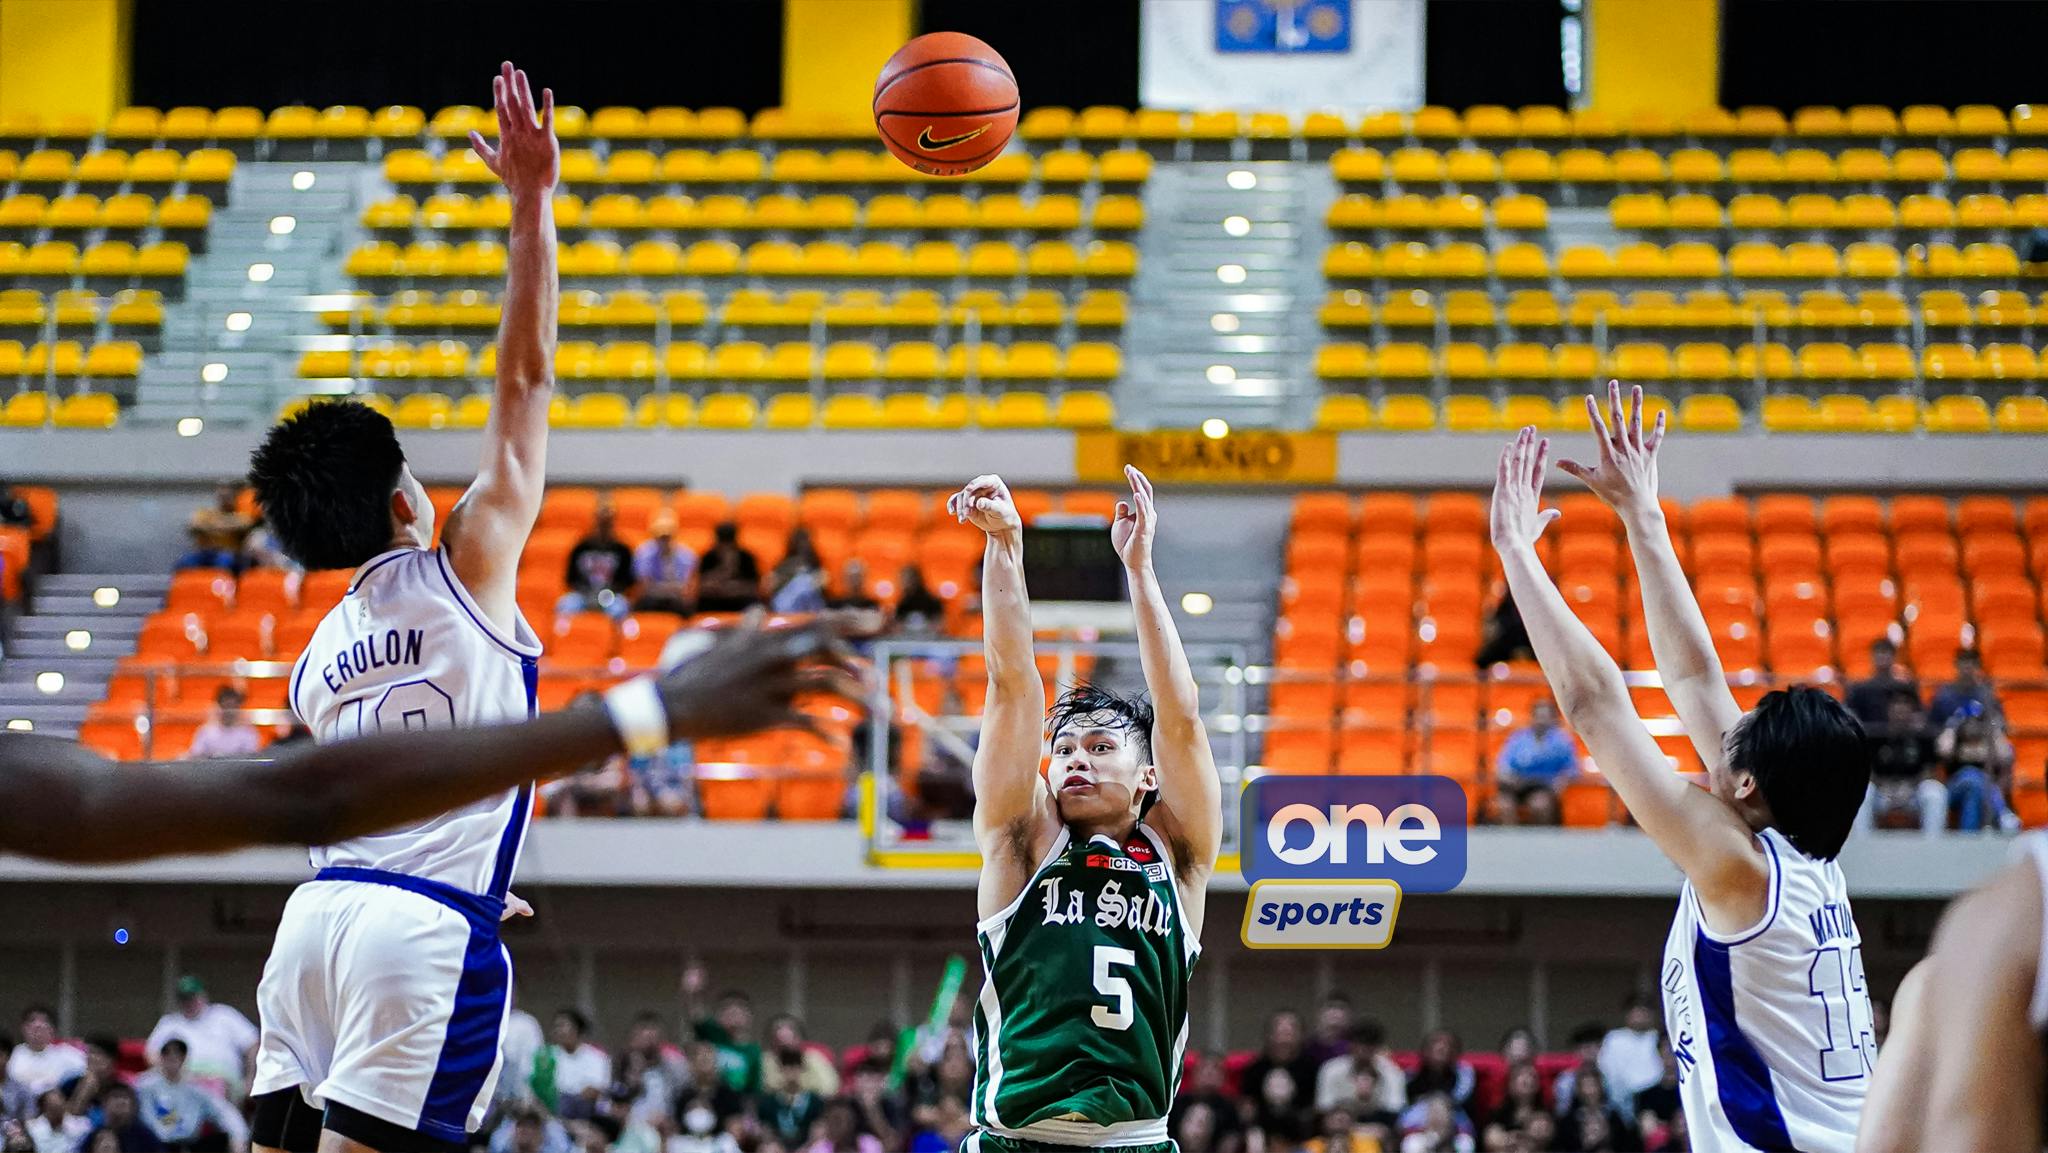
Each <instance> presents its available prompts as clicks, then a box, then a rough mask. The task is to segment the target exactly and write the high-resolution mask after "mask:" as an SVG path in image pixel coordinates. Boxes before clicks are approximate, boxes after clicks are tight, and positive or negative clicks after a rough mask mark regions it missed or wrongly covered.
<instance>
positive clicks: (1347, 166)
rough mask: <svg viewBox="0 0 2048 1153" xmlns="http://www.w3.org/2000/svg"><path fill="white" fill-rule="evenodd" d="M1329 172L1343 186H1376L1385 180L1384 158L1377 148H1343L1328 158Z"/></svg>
mask: <svg viewBox="0 0 2048 1153" xmlns="http://www.w3.org/2000/svg"><path fill="white" fill-rule="evenodd" d="M1330 171H1331V173H1332V174H1333V175H1335V176H1336V178H1337V180H1338V182H1339V183H1343V184H1377V183H1379V182H1380V181H1381V180H1383V179H1385V178H1386V158H1385V157H1384V156H1382V155H1381V154H1380V151H1379V149H1377V148H1345V149H1340V150H1339V151H1337V152H1336V153H1335V154H1333V155H1332V156H1331V157H1330Z"/></svg>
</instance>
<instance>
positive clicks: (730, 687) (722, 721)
mask: <svg viewBox="0 0 2048 1153" xmlns="http://www.w3.org/2000/svg"><path fill="white" fill-rule="evenodd" d="M878 624H879V620H878V619H876V617H875V614H835V615H832V616H828V617H826V618H825V619H821V620H818V621H814V622H812V623H810V624H807V625H803V626H800V627H797V628H754V627H749V626H746V625H741V626H738V627H734V628H729V629H723V630H720V632H719V634H718V635H717V637H716V638H715V639H714V640H713V641H712V643H711V645H710V647H709V648H707V649H705V650H704V651H703V652H702V653H700V654H699V655H697V656H695V657H692V658H690V659H689V660H687V661H685V662H684V663H683V664H682V665H681V666H679V667H677V668H676V669H675V670H673V671H671V672H670V673H669V674H668V675H667V676H664V677H663V678H662V679H661V682H660V690H661V698H662V702H663V703H664V704H665V705H666V706H667V708H668V724H669V732H670V734H671V735H672V736H675V737H679V738H680V737H689V738H693V739H699V738H705V737H732V736H741V735H743V734H747V733H755V732H760V731H762V730H764V729H802V730H805V731H808V732H812V733H815V734H817V735H819V736H824V737H827V739H830V735H829V734H828V733H826V732H825V730H824V729H823V728H822V727H821V726H820V724H819V722H818V720H817V718H816V717H813V716H811V715H809V714H807V713H805V712H803V711H802V710H801V709H800V708H799V707H798V705H799V700H800V698H806V697H808V698H817V697H820V696H825V697H839V698H841V699H842V700H845V701H847V702H849V703H851V704H853V705H855V706H856V707H864V706H865V704H866V698H867V693H866V689H865V687H864V686H863V684H862V682H861V679H860V677H859V676H858V675H857V673H856V669H857V667H858V661H857V659H856V657H855V656H854V653H853V650H852V649H851V648H850V647H849V646H848V644H847V641H846V638H847V637H848V636H854V635H861V634H862V633H865V632H872V631H874V629H875V627H876V626H877V625H878Z"/></svg>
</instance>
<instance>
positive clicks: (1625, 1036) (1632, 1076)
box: [1596, 993, 1664, 1114]
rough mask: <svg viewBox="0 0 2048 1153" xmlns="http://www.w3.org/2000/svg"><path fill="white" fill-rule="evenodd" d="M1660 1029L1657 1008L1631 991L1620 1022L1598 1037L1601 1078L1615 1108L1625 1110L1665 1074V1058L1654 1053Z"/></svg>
mask: <svg viewBox="0 0 2048 1153" xmlns="http://www.w3.org/2000/svg"><path fill="white" fill-rule="evenodd" d="M1662 1037H1663V1029H1662V1028H1661V1027H1660V1026H1659V1024H1658V1022H1657V1008H1656V1006H1655V1005H1653V1004H1651V1003H1650V999H1649V998H1648V997H1645V996H1643V995H1642V994H1641V993H1631V994H1629V998H1628V1000H1627V1002H1626V1003H1625V1004H1624V1006H1623V1009H1622V1015H1621V1025H1620V1026H1619V1027H1617V1028H1614V1029H1610V1030H1608V1033H1607V1036H1605V1037H1603V1038H1601V1041H1600V1056H1599V1057H1598V1058H1597V1059H1596V1063H1597V1064H1598V1065H1599V1067H1600V1078H1601V1080H1602V1081H1604V1082H1605V1083H1606V1087H1607V1091H1608V1093H1610V1094H1611V1095H1612V1096H1613V1098H1614V1105H1615V1108H1617V1109H1619V1110H1621V1111H1622V1113H1624V1114H1627V1113H1628V1112H1630V1111H1631V1110H1632V1109H1633V1107H1634V1102H1635V1095H1636V1094H1637V1093H1639V1092H1641V1091H1642V1090H1644V1089H1647V1088H1649V1087H1650V1086H1652V1085H1655V1084H1656V1083H1657V1079H1658V1078H1659V1077H1662V1076H1663V1075H1664V1061H1663V1059H1662V1058H1660V1057H1659V1056H1657V1045H1658V1042H1659V1041H1660V1040H1661V1039H1662Z"/></svg>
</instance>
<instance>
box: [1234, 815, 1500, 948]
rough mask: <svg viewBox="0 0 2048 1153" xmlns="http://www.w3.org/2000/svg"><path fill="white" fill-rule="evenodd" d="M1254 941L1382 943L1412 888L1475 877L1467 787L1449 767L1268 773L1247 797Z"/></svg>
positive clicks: (1246, 868)
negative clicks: (1411, 773) (1422, 772)
mask: <svg viewBox="0 0 2048 1153" xmlns="http://www.w3.org/2000/svg"><path fill="white" fill-rule="evenodd" d="M1240 804H1241V810H1240V817H1241V824H1240V825H1239V828H1240V829H1241V830H1242V831H1243V832H1242V841H1243V848H1242V850H1241V852H1240V856H1239V862H1240V867H1241V868H1242V870H1243V872H1244V877H1245V879H1246V880H1247V881H1250V882H1251V883H1252V892H1251V899H1250V900H1249V901H1247V902H1246V904H1245V919H1244V928H1243V937H1244V942H1245V944H1246V945H1248V946H1250V947H1252V948H1255V949H1288V948H1295V949H1379V948H1384V947H1385V946H1386V945H1387V944H1388V942H1389V941H1391V940H1392V939H1393V932H1394V915H1395V913H1396V912H1397V911H1398V910H1399V909H1400V904H1401V893H1402V892H1403V891H1404V890H1405V891H1408V892H1422V893H1441V892H1445V891H1447V890H1450V889H1452V888H1455V887H1456V886H1457V884H1458V882H1459V881H1462V880H1464V878H1465V824H1466V811H1467V810H1466V802H1465V791H1464V790H1463V789H1462V788H1460V787H1459V786H1458V783H1457V782H1456V781H1453V780H1451V779H1449V778H1448V777H1335V776H1317V777H1273V776H1267V777H1260V778H1258V779H1256V780H1254V781H1252V782H1250V783H1249V784H1247V785H1246V786H1245V789H1244V793H1243V796H1242V798H1241V801H1240Z"/></svg>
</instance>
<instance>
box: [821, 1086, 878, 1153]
mask: <svg viewBox="0 0 2048 1153" xmlns="http://www.w3.org/2000/svg"><path fill="white" fill-rule="evenodd" d="M818 1125H819V1128H820V1130H821V1132H820V1133H819V1135H818V1139H817V1140H815V1141H813V1142H811V1143H810V1145H809V1146H808V1148H807V1149H806V1151H805V1153H882V1151H883V1149H884V1148H885V1147H884V1146H883V1144H882V1141H881V1138H879V1137H876V1136H875V1135H874V1134H873V1133H865V1132H862V1131H861V1127H860V1112H859V1111H858V1110H856V1109H855V1108H854V1106H853V1102H851V1101H849V1100H847V1099H846V1098H844V1097H835V1098H833V1099H832V1100H830V1101H827V1102H825V1109H824V1112H823V1114H822V1115H821V1116H820V1117H819V1119H818Z"/></svg>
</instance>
